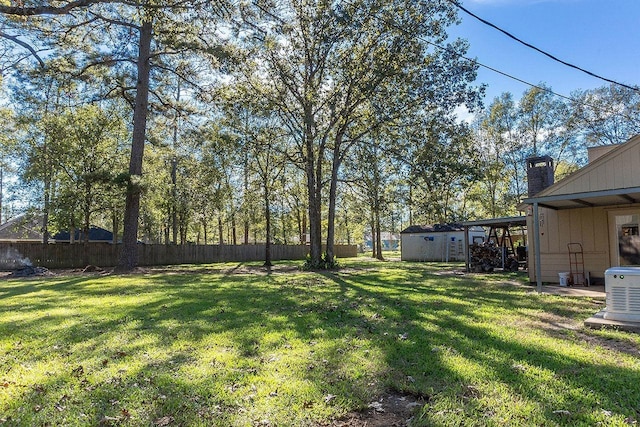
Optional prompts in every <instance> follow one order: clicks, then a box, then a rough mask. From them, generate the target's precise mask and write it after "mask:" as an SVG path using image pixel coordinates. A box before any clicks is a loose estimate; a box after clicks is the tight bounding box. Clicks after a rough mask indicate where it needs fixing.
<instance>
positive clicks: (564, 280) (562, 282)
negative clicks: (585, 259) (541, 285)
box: [558, 273, 571, 286]
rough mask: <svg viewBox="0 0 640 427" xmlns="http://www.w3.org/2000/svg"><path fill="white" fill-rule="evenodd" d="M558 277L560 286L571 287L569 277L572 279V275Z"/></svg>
mask: <svg viewBox="0 0 640 427" xmlns="http://www.w3.org/2000/svg"><path fill="white" fill-rule="evenodd" d="M558 277H559V278H560V286H568V285H569V277H571V273H558Z"/></svg>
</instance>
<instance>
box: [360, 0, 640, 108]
mask: <svg viewBox="0 0 640 427" xmlns="http://www.w3.org/2000/svg"><path fill="white" fill-rule="evenodd" d="M448 1H452V0H448ZM368 15H369V16H370V17H372V18H374V19H376V20H378V21H381V22H384V23H385V24H387V25H389V26H392V27H394V28H395V29H397V30H399V31H401V32H404V33H405V34H410V32H409V31H408V30H407V29H406V28H405V27H403V26H401V25H399V24H398V23H396V22H395V20H393V19H390V18H382V17H379V16H378V15H375V14H372V13H371V12H369V13H368ZM418 39H420V40H421V41H422V42H424V43H426V44H428V45H430V46H433V47H435V48H436V49H439V50H442V51H445V52H447V53H451V54H453V55H455V56H457V57H458V58H461V59H464V60H465V61H468V62H471V63H473V64H476V65H478V66H480V67H483V68H486V69H487V70H490V71H493V72H494V73H498V74H500V75H503V76H505V77H507V78H510V79H512V80H515V81H517V82H520V83H523V84H525V85H528V86H530V87H532V88H535V89H538V90H541V91H544V92H547V93H549V94H551V95H554V96H557V97H559V98H563V99H566V100H567V101H570V102H572V103H579V104H582V105H584V106H586V107H590V108H593V109H594V110H599V111H605V112H608V113H613V114H615V115H619V116H622V117H624V118H625V119H628V120H632V119H631V118H629V116H627V115H626V114H622V113H620V112H617V111H613V110H609V109H606V108H602V106H600V105H595V104H590V103H588V102H584V101H580V100H578V99H576V98H572V97H570V96H566V95H562V94H560V93H557V92H554V91H553V90H552V89H550V88H548V87H546V86H540V85H536V84H533V83H530V82H528V81H526V80H523V79H521V78H519V77H515V76H513V75H511V74H509V73H506V72H504V71H500V70H498V69H497V68H494V67H491V66H489V65H485V64H483V63H481V62H479V61H478V60H476V59H472V58H469V57H467V56H465V55H462V54H460V53H459V52H457V51H456V50H454V49H451V48H448V47H443V46H440V45H439V44H436V43H434V42H432V41H429V40H427V39H426V38H425V37H422V36H418ZM613 83H614V84H618V85H621V86H623V87H625V88H629V89H631V90H633V91H635V92H640V89H638V88H637V87H631V86H627V85H624V84H621V83H616V82H613Z"/></svg>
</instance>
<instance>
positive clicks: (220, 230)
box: [218, 212, 224, 245]
mask: <svg viewBox="0 0 640 427" xmlns="http://www.w3.org/2000/svg"><path fill="white" fill-rule="evenodd" d="M218 239H219V242H220V244H221V245H224V229H223V228H222V212H221V213H220V214H219V215H218Z"/></svg>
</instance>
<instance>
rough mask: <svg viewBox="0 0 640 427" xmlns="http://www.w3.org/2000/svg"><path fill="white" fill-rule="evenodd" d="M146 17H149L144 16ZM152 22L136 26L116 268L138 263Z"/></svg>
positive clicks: (121, 268) (129, 266) (129, 267)
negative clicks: (126, 175) (137, 36)
mask: <svg viewBox="0 0 640 427" xmlns="http://www.w3.org/2000/svg"><path fill="white" fill-rule="evenodd" d="M148 19H150V18H148ZM152 30H153V27H152V23H151V21H149V20H146V21H144V22H143V23H142V26H141V27H140V41H139V45H138V63H137V67H138V79H137V84H136V98H135V108H134V112H133V137H132V141H131V157H130V159H129V185H128V186H127V200H126V204H125V210H124V231H123V234H122V252H121V254H120V260H119V262H118V269H120V270H132V269H133V268H135V267H136V266H137V265H138V244H137V241H138V216H139V214H140V192H141V189H140V182H139V181H140V179H141V178H142V158H143V155H144V144H145V139H146V128H147V109H148V106H149V71H150V63H149V53H150V51H151V38H152Z"/></svg>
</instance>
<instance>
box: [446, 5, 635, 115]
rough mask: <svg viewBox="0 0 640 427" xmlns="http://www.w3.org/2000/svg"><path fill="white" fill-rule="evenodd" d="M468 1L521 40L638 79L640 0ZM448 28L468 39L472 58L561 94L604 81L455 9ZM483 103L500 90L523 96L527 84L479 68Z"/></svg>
mask: <svg viewBox="0 0 640 427" xmlns="http://www.w3.org/2000/svg"><path fill="white" fill-rule="evenodd" d="M462 4H463V5H464V7H465V8H467V9H469V10H470V11H471V12H473V13H475V14H476V15H478V16H480V17H482V18H484V19H486V20H487V21H490V22H492V23H493V24H495V25H497V26H498V27H500V28H502V29H504V30H506V31H508V32H510V33H511V34H513V35H515V36H516V37H519V38H520V39H522V40H524V41H526V42H528V43H530V44H532V45H534V46H536V47H538V48H540V49H542V50H545V51H547V52H549V53H551V54H553V55H554V56H556V57H558V58H560V59H562V60H564V61H566V62H569V63H572V64H575V65H577V66H579V67H582V68H585V69H587V70H589V71H591V72H593V73H596V74H599V75H602V76H604V77H607V78H610V79H612V80H616V81H620V82H621V83H625V84H629V85H640V0H463V3H462ZM459 16H460V18H462V23H461V24H460V25H459V26H457V27H452V28H450V30H449V32H450V34H451V35H455V36H458V37H462V38H465V39H467V40H468V41H469V43H470V44H471V47H470V49H469V55H468V56H469V57H472V58H477V59H478V61H479V62H480V63H483V64H485V65H488V66H490V67H493V68H497V69H499V70H501V71H503V72H505V73H508V74H511V75H513V76H516V77H518V78H520V79H522V80H526V81H528V82H531V83H534V84H537V83H540V82H544V83H546V84H547V85H549V86H551V87H552V89H553V90H554V91H555V92H557V93H560V94H562V95H570V93H571V92H572V91H574V90H576V89H592V88H596V87H600V86H603V85H606V84H607V83H606V82H604V81H602V80H598V79H596V78H594V77H591V76H588V75H586V74H583V73H582V72H580V71H578V70H574V69H571V68H569V67H567V66H565V65H561V64H559V63H557V62H554V61H553V60H552V59H550V58H547V57H545V56H543V55H542V54H540V53H537V52H535V51H533V50H531V49H529V48H527V47H525V46H523V45H521V44H519V43H517V42H516V41H514V40H511V39H509V38H508V37H507V36H505V35H503V34H502V33H500V32H498V31H497V30H495V29H493V28H491V27H489V26H487V25H485V24H483V23H481V22H479V21H477V20H476V19H475V18H473V17H471V16H469V15H467V14H466V13H464V12H463V11H459ZM477 81H478V82H482V83H487V84H488V85H489V87H488V88H487V96H486V98H485V104H489V103H490V102H491V100H492V99H493V98H494V97H496V96H498V95H500V94H501V93H502V92H506V91H508V92H511V93H512V94H513V95H514V98H515V99H516V100H517V99H520V97H521V96H522V93H523V92H524V91H526V90H527V89H528V88H529V87H528V86H526V85H524V84H522V83H519V82H516V81H514V80H511V79H509V78H507V77H504V76H501V75H499V74H497V73H494V72H493V71H489V70H487V69H484V68H480V70H479V72H478V80H477Z"/></svg>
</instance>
